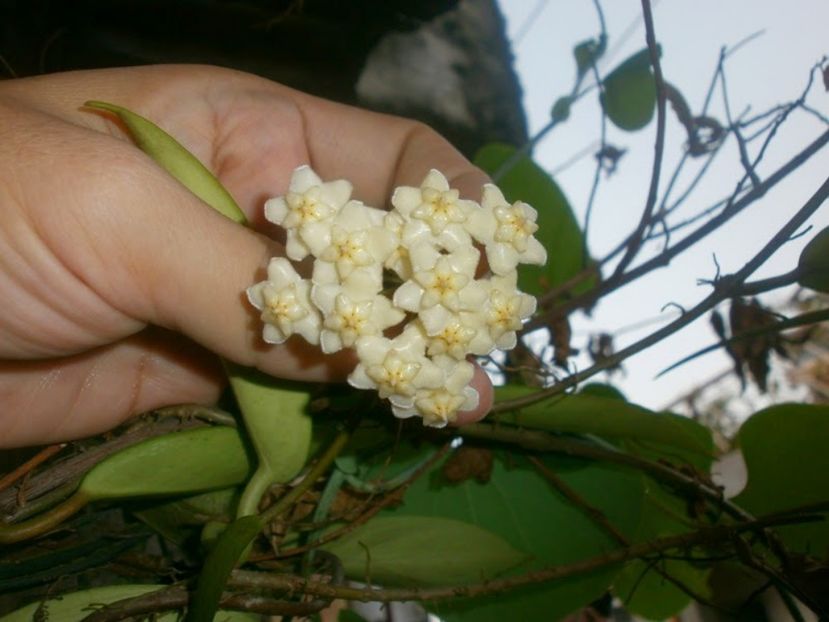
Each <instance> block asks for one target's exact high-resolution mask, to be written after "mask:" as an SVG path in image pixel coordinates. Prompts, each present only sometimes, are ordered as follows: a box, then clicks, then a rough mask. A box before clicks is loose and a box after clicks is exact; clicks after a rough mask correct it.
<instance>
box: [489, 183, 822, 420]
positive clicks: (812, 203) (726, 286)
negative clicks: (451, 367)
mask: <svg viewBox="0 0 829 622" xmlns="http://www.w3.org/2000/svg"><path fill="white" fill-rule="evenodd" d="M828 196H829V178H827V179H825V180H824V182H823V184H821V186H820V188H818V189H817V191H816V192H815V193H814V194H813V195H812V196H811V198H809V200H808V201H806V203H805V204H804V205H803V206H802V207H801V208H800V209H799V210H798V211H797V213H796V214H795V215H794V216H792V218H790V219H789V221H788V222H787V223H786V224H785V225H784V226H783V227H782V228H781V229H780V230H779V231H778V232H777V233H776V234H775V235H774V236H772V238H771V240H769V241H768V242H767V243H766V245H765V246H764V247H763V248H762V249H760V251H758V252H757V254H755V255H754V257H752V258H751V259H750V260H749V261H748V262H747V263H746V264H745V265H744V266H743V267H742V268H741V269H740V270H738V271H737V272H736V273H734V274H732V275H728V276H725V277H722V278H721V279H719V280H718V281H717V282H716V283H714V291H713V292H711V293H710V294H709V295H708V296H706V297H705V298H704V299H703V300H702V301H701V302H699V303H698V304H697V305H696V306H695V307H693V308H692V309H689V310H688V311H686V312H685V313H683V314H682V315H680V316H679V317H678V318H677V319H676V320H674V321H673V322H670V323H669V324H666V325H665V326H663V327H662V328H660V329H659V330H656V331H654V332H653V333H651V334H650V335H648V336H646V337H644V338H643V339H641V340H639V341H637V342H636V343H633V344H631V345H630V346H628V347H627V348H624V349H623V350H619V351H618V352H616V353H614V354H612V355H611V356H608V357H606V358H604V359H602V360H601V361H599V362H597V363H595V364H594V365H592V366H590V367H588V368H587V369H584V370H582V371H580V372H578V373H575V374H572V375H570V376H568V377H567V378H565V379H563V380H562V381H561V382H559V383H557V384H555V385H553V386H551V387H549V388H547V389H543V390H541V391H538V392H536V393H531V394H530V395H525V396H523V397H519V398H516V399H512V400H505V401H503V402H497V403H496V404H495V405H494V406H493V407H492V412H493V413H498V412H507V411H510V410H516V409H519V408H523V407H525V406H530V405H531V404H535V403H537V402H540V401H543V400H545V399H548V398H550V397H552V396H554V395H558V394H561V393H563V392H564V391H566V390H567V389H569V388H571V387H574V386H576V385H577V384H579V383H580V382H582V381H584V380H586V379H587V378H590V377H591V376H594V375H595V374H597V373H599V372H600V371H602V370H604V369H608V368H610V367H614V366H616V365H618V364H619V363H621V362H622V361H624V360H625V359H627V358H628V357H630V356H633V355H634V354H637V353H639V352H641V351H642V350H645V349H647V348H649V347H650V346H652V345H654V344H655V343H658V342H660V341H662V340H663V339H665V338H666V337H668V336H670V335H672V334H673V333H675V332H677V331H678V330H680V329H681V328H684V327H685V326H687V325H688V324H690V323H691V322H693V321H695V320H696V319H698V318H699V317H701V316H702V315H703V314H705V313H706V312H707V311H709V310H710V309H713V308H714V307H715V306H716V305H717V304H719V303H720V302H722V301H723V300H725V299H727V298H730V297H731V296H733V295H734V293H735V291H738V290H739V288H740V286H741V285H742V284H743V283H744V281H745V280H746V278H748V277H749V276H750V275H751V274H753V273H754V271H755V270H757V268H759V267H760V266H761V265H762V264H763V263H764V262H765V261H766V260H767V259H768V258H769V257H770V256H771V255H772V254H773V253H774V251H776V250H777V249H778V248H779V247H780V246H782V245H783V244H784V243H785V242H787V241H788V240H789V239H790V238H791V237H792V236H793V235H795V233H796V232H797V231H798V229H800V227H802V226H803V224H804V223H805V222H806V220H808V219H809V218H810V217H811V216H812V214H814V213H815V211H817V209H818V208H819V207H820V206H821V205H822V204H823V202H824V201H825V200H826V198H827V197H828Z"/></svg>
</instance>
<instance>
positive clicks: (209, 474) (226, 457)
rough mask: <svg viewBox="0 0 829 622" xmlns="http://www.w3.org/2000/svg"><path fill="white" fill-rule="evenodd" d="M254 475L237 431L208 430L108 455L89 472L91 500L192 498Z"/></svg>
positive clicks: (84, 489) (85, 487)
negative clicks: (162, 496) (190, 496)
mask: <svg viewBox="0 0 829 622" xmlns="http://www.w3.org/2000/svg"><path fill="white" fill-rule="evenodd" d="M250 471H251V462H250V457H249V456H248V452H247V448H246V447H245V444H244V443H243V442H242V438H241V437H240V436H239V432H238V430H236V429H235V428H228V427H219V426H217V427H209V428H200V429H196V430H186V431H183V432H174V433H172V434H166V435H164V436H159V437H156V438H152V439H149V440H146V441H143V442H141V443H138V444H136V445H132V446H131V447H127V448H126V449H124V450H123V451H121V452H119V453H117V454H114V455H112V456H109V457H108V458H107V459H106V460H104V461H103V462H101V463H99V464H97V465H96V466H95V467H93V468H92V470H91V471H89V473H87V475H86V477H85V478H84V480H83V482H82V483H81V486H80V489H79V492H80V493H81V494H83V495H84V496H86V497H87V498H88V499H90V500H97V499H124V498H127V497H145V496H154V495H174V494H188V493H194V492H199V491H204V490H215V489H218V488H226V487H228V486H234V485H236V484H239V483H241V482H243V481H244V480H246V479H247V478H248V476H249V474H250Z"/></svg>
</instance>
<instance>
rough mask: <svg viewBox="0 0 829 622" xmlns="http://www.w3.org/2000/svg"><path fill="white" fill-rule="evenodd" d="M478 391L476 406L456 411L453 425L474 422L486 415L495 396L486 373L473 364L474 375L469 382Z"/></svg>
mask: <svg viewBox="0 0 829 622" xmlns="http://www.w3.org/2000/svg"><path fill="white" fill-rule="evenodd" d="M469 386H471V387H472V388H473V389H475V390H476V391H477V392H478V406H477V407H475V408H474V409H472V410H464V411H461V412H459V413H458V418H457V419H456V420H455V423H454V425H456V426H462V425H466V424H467V423H475V422H476V421H480V420H481V419H483V418H484V417H486V415H487V413H489V411H490V410H491V409H492V402H493V399H494V397H495V395H494V391H493V389H492V382H491V381H490V379H489V376H487V373H486V372H485V371H484V370H483V369H481V367H480V366H478V365H475V375H474V376H473V377H472V382H470V383H469Z"/></svg>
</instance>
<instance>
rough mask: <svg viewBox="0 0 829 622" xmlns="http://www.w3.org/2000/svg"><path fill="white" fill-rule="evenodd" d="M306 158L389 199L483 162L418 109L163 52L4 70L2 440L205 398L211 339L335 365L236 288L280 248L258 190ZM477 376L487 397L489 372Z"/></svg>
mask: <svg viewBox="0 0 829 622" xmlns="http://www.w3.org/2000/svg"><path fill="white" fill-rule="evenodd" d="M89 99H97V100H103V101H110V102H113V103H116V104H119V105H122V106H125V107H127V108H129V109H131V110H134V111H136V112H138V113H139V114H141V115H143V116H145V117H147V118H149V119H150V120H151V121H153V122H155V123H156V124H158V125H160V126H161V127H163V128H164V129H165V130H167V131H168V132H169V133H170V134H172V135H173V136H175V137H176V138H177V139H178V140H179V141H180V142H181V143H182V144H183V145H184V146H185V147H186V148H187V149H188V150H190V151H191V152H192V153H194V154H195V155H196V157H198V158H199V159H200V160H201V161H202V162H204V163H205V164H206V165H207V166H208V168H210V169H211V170H212V171H213V172H214V173H215V174H216V175H217V176H218V177H219V179H220V180H221V181H222V183H223V184H224V185H225V187H227V188H228V190H229V191H230V192H231V194H232V195H233V196H234V197H235V198H236V200H237V201H238V202H239V204H240V206H241V207H242V209H243V210H244V211H245V213H246V214H247V216H248V218H249V219H250V221H251V222H252V223H253V225H254V227H255V228H256V231H251V230H250V229H247V228H244V227H242V226H240V225H236V224H234V223H232V222H231V221H229V220H227V219H225V218H224V217H222V216H221V215H219V214H217V213H216V212H214V211H213V210H212V209H210V208H209V207H208V206H206V205H205V204H203V203H201V201H199V200H198V199H197V198H195V197H194V196H192V195H191V194H190V193H189V192H188V191H187V190H185V189H184V188H183V187H182V186H181V185H180V184H179V183H178V182H176V181H175V180H174V179H173V178H171V177H169V176H168V175H167V174H166V173H165V172H164V171H162V170H161V169H160V168H159V167H158V166H157V165H155V164H154V163H153V162H152V161H151V160H150V159H149V158H148V157H147V156H146V155H144V154H143V153H142V152H141V151H140V150H138V149H137V148H136V147H135V146H134V145H133V144H132V143H131V142H130V140H129V138H128V136H127V134H126V133H125V132H124V130H123V128H121V127H120V126H119V125H118V123H117V122H116V121H114V120H113V118H112V117H109V116H107V115H102V114H99V113H95V112H92V111H89V110H84V109H83V108H82V107H81V105H82V103H83V102H84V101H86V100H89ZM301 164H310V165H311V166H312V167H313V168H314V169H315V170H316V171H317V172H318V173H319V174H320V176H321V177H322V178H323V179H337V178H346V179H349V180H350V181H352V183H353V184H354V187H355V198H358V199H360V200H362V201H364V202H366V203H367V204H370V205H376V206H384V205H386V203H387V201H388V197H389V196H390V195H391V191H392V189H393V188H394V187H395V186H398V185H404V184H405V185H418V184H419V183H420V181H421V179H422V178H423V177H424V175H425V174H426V172H427V171H428V170H429V169H430V168H437V169H439V170H441V171H442V172H443V173H444V174H445V175H446V176H447V178H448V179H449V180H450V183H451V184H452V185H453V187H456V188H458V189H459V190H460V191H461V194H462V196H468V197H471V198H478V197H479V195H480V188H481V185H482V184H483V183H485V182H486V181H487V178H486V176H485V175H484V174H483V173H482V172H481V171H480V170H479V169H477V168H475V167H474V166H472V165H471V164H470V163H469V162H468V161H467V160H466V159H465V158H463V156H461V155H460V154H459V153H458V152H457V151H456V150H455V149H454V148H453V147H452V146H451V145H449V143H448V142H446V141H445V140H444V139H443V138H441V137H440V136H439V135H437V134H436V133H435V132H433V131H432V130H430V129H429V128H428V127H426V126H424V125H422V124H419V123H416V122H413V121H410V120H406V119H401V118H396V117H391V116H386V115H380V114H375V113H371V112H366V111H363V110H359V109H356V108H351V107H347V106H343V105H340V104H335V103H332V102H329V101H325V100H321V99H318V98H315V97H311V96H309V95H306V94H303V93H299V92H297V91H294V90H291V89H289V88H286V87H284V86H281V85H279V84H275V83H273V82H269V81H267V80H264V79H261V78H258V77H255V76H252V75H248V74H244V73H239V72H234V71H230V70H225V69H219V68H215V67H201V66H156V67H140V68H130V69H113V70H96V71H85V72H72V73H64V74H55V75H50V76H44V77H38V78H29V79H22V80H9V81H5V82H0V171H2V174H1V175H0V300H2V301H3V305H2V314H0V404H2V409H0V447H14V446H26V445H35V444H43V443H50V442H56V441H61V440H69V439H76V438H81V437H84V436H89V435H92V434H97V433H101V432H104V431H106V430H109V429H111V428H113V427H114V426H116V425H118V424H119V423H121V422H122V421H124V420H125V419H127V418H129V417H130V416H132V415H134V414H136V413H140V412H144V411H147V410H150V409H153V408H157V407H160V406H164V405H170V404H178V403H188V402H196V403H203V404H209V403H212V402H213V401H215V399H216V398H217V396H218V395H219V392H220V391H221V388H222V386H223V384H224V381H223V374H222V370H221V367H220V365H219V359H218V356H217V355H220V356H222V357H226V358H227V359H229V360H232V361H235V362H237V363H240V364H243V365H249V366H254V367H257V368H259V369H261V370H263V371H265V372H267V373H269V374H272V375H274V376H279V377H283V378H291V379H298V380H306V381H314V382H325V381H343V380H344V379H345V376H346V375H347V374H348V372H349V371H350V369H351V368H352V367H353V365H354V363H355V361H354V359H353V357H352V355H351V354H349V353H343V354H341V355H337V356H324V355H322V354H321V353H320V352H319V351H318V350H317V349H316V348H314V347H313V346H309V345H308V344H305V343H304V342H303V341H302V340H301V339H299V338H296V337H294V338H292V339H291V340H289V341H288V342H287V343H286V344H284V345H282V346H268V345H267V344H264V343H263V342H262V341H261V338H260V331H261V324H260V322H259V320H258V317H257V312H256V311H255V309H252V308H251V307H250V305H249V304H247V302H246V301H245V299H244V291H245V289H246V288H247V287H248V286H249V285H251V284H252V283H254V282H256V281H259V280H262V278H263V276H264V274H265V266H266V265H267V262H268V259H269V258H270V257H272V256H275V255H281V254H283V248H282V245H281V243H280V242H279V241H277V240H278V239H279V238H280V232H279V231H278V229H277V228H276V227H274V226H273V225H270V223H267V222H266V221H264V218H263V214H262V205H263V203H264V201H265V200H266V199H267V198H268V197H271V196H276V195H280V194H284V192H285V191H286V189H287V187H288V182H289V179H290V175H291V172H292V171H293V169H294V168H295V167H297V166H299V165H301ZM474 386H475V387H476V388H477V389H478V391H479V392H480V394H481V404H480V406H479V408H478V409H476V410H475V411H474V412H468V413H461V417H460V423H465V422H469V421H474V420H477V419H479V418H480V417H482V416H483V415H484V414H485V413H486V412H487V411H488V410H489V408H490V406H491V403H492V389H491V386H490V384H489V381H488V380H487V379H486V376H485V374H483V372H482V371H481V370H478V371H477V375H476V378H475V380H474Z"/></svg>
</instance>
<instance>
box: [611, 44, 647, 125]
mask: <svg viewBox="0 0 829 622" xmlns="http://www.w3.org/2000/svg"><path fill="white" fill-rule="evenodd" d="M602 82H603V87H604V88H603V93H602V96H601V102H602V106H603V107H604V110H605V112H606V113H607V117H608V118H609V119H610V120H611V121H612V122H613V124H614V125H616V127H618V128H620V129H623V130H627V131H629V132H632V131H634V130H638V129H641V128H643V127H645V126H646V125H647V124H648V123H650V120H651V119H652V118H653V113H654V110H655V109H656V83H655V82H654V79H653V74H652V73H651V64H650V55H649V52H648V49H647V48H645V49H644V50H641V51H639V52H637V53H636V54H634V55H633V56H631V57H630V58H628V59H627V60H625V61H624V62H623V63H622V64H621V65H619V66H618V67H616V69H614V70H613V71H612V72H610V74H608V75H607V77H605V79H604V80H603V81H602Z"/></svg>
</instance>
